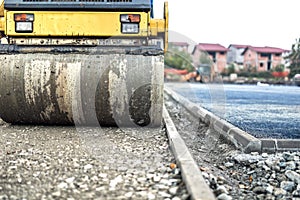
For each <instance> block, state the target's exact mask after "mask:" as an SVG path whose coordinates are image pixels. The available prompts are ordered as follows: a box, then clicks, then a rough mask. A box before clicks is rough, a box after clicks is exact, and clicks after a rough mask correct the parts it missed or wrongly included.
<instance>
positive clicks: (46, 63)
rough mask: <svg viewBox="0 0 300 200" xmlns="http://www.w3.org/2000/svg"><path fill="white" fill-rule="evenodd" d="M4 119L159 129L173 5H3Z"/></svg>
mask: <svg viewBox="0 0 300 200" xmlns="http://www.w3.org/2000/svg"><path fill="white" fill-rule="evenodd" d="M0 2H1V7H0V19H1V20H0V34H1V35H0V37H1V44H0V118H2V119H3V120H4V121H5V122H7V123H12V124H44V125H74V124H75V125H100V126H119V127H122V126H130V127H132V126H133V127H135V126H137V127H158V126H160V125H161V121H162V105H163V67H164V66H163V65H164V53H165V51H166V49H167V42H168V37H167V36H168V3H167V2H165V4H164V17H163V18H162V19H154V18H153V16H152V15H153V8H152V7H153V5H152V0H151V1H150V0H2V1H0Z"/></svg>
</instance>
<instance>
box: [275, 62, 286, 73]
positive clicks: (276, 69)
mask: <svg viewBox="0 0 300 200" xmlns="http://www.w3.org/2000/svg"><path fill="white" fill-rule="evenodd" d="M274 71H275V72H283V71H284V65H283V64H280V65H277V66H276V67H275V69H274Z"/></svg>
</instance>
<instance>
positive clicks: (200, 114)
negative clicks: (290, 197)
mask: <svg viewBox="0 0 300 200" xmlns="http://www.w3.org/2000/svg"><path fill="white" fill-rule="evenodd" d="M164 89H165V94H167V95H169V96H170V97H171V98H173V99H174V100H175V101H176V102H178V103H179V104H181V105H182V106H183V107H184V108H185V109H186V110H187V111H188V112H189V113H190V114H191V115H193V116H194V117H196V118H199V119H200V120H201V121H203V122H205V123H206V124H208V125H209V126H211V127H212V128H213V129H214V130H216V131H217V132H218V133H219V134H221V135H222V136H223V137H224V138H226V139H227V140H229V141H230V142H231V143H233V144H234V145H235V147H236V148H238V149H241V150H242V151H243V152H245V153H250V152H259V153H262V152H266V153H275V152H283V151H300V139H272V138H261V139H258V138H256V137H254V136H252V135H250V134H249V133H247V132H245V131H243V130H241V129H240V128H238V127H236V126H234V125H232V124H230V123H229V122H227V121H225V120H224V119H221V118H219V117H217V116H216V115H214V114H213V113H211V112H209V111H208V110H205V109H204V108H202V107H200V106H198V105H197V104H195V103H193V102H191V101H189V100H187V99H186V98H184V97H183V96H181V95H179V94H178V93H176V92H174V91H173V90H171V89H170V88H167V87H165V88H164Z"/></svg>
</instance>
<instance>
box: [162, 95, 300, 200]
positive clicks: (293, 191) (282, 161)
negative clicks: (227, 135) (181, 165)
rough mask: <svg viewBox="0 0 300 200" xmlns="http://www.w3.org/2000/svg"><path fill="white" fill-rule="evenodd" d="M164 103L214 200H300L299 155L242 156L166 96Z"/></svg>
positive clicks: (242, 154)
mask: <svg viewBox="0 0 300 200" xmlns="http://www.w3.org/2000/svg"><path fill="white" fill-rule="evenodd" d="M165 104H166V106H167V108H168V110H169V112H170V115H171V117H172V119H173V120H174V123H175V125H176V127H177V129H178V131H179V133H180V135H181V136H182V137H183V139H184V140H185V143H186V144H187V146H188V148H189V150H190V152H191V153H192V154H193V157H194V159H195V160H196V162H197V164H198V166H199V168H200V170H201V171H202V175H203V177H204V178H205V179H206V181H207V184H208V185H209V186H210V188H211V189H212V191H213V192H214V194H215V196H216V198H217V199H220V200H230V199H241V200H244V199H249V200H253V199H259V200H265V199H266V200H275V199H276V200H279V199H300V159H299V157H300V153H299V152H293V153H292V152H283V153H277V154H266V153H263V154H258V153H257V152H253V153H251V154H244V153H242V152H240V151H238V150H236V149H235V148H234V146H233V145H232V144H230V143H228V142H227V141H226V140H224V139H223V138H222V137H221V136H220V135H219V134H217V133H216V132H215V131H214V130H212V129H210V127H209V126H207V125H206V124H204V123H203V122H201V121H199V120H197V119H195V118H193V117H192V116H191V115H190V114H189V113H188V112H186V110H185V109H184V108H182V106H180V105H178V104H177V103H175V102H174V101H173V100H172V99H171V98H169V97H168V96H166V97H165Z"/></svg>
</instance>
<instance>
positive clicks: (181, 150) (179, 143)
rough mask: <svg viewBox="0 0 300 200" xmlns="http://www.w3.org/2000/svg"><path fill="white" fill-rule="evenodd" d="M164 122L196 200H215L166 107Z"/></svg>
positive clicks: (187, 184) (172, 146)
mask: <svg viewBox="0 0 300 200" xmlns="http://www.w3.org/2000/svg"><path fill="white" fill-rule="evenodd" d="M163 120H164V124H165V126H166V130H167V135H168V139H169V144H170V147H171V151H172V152H173V154H174V156H175V159H176V161H177V164H178V165H179V167H180V169H181V175H182V179H183V181H184V182H185V184H186V187H187V190H188V192H189V194H190V195H191V199H194V200H203V199H206V200H215V199H216V198H215V196H214V194H213V192H212V190H211V189H210V188H209V186H208V185H207V183H206V181H205V179H204V178H203V176H202V173H201V171H200V169H199V167H198V165H197V164H196V161H195V160H194V159H193V157H192V155H191V153H190V152H189V150H188V148H187V146H186V145H185V142H184V140H183V139H182V138H181V136H180V135H179V133H178V131H177V129H176V127H175V125H174V123H173V121H172V119H171V117H170V115H169V113H168V111H167V109H166V107H165V106H164V107H163Z"/></svg>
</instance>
